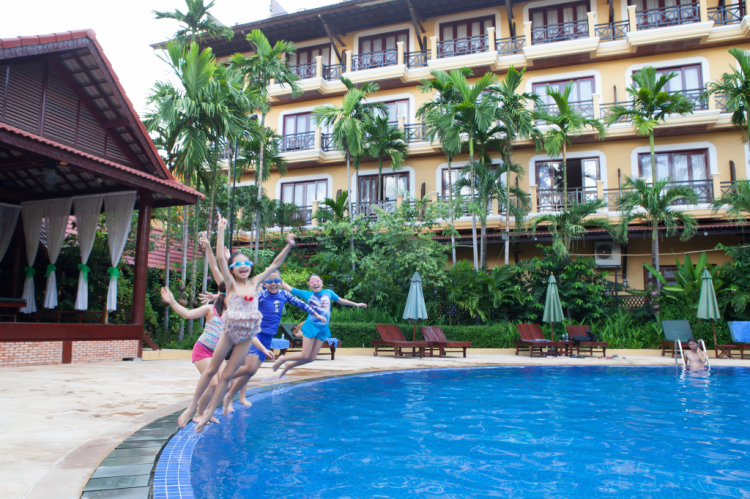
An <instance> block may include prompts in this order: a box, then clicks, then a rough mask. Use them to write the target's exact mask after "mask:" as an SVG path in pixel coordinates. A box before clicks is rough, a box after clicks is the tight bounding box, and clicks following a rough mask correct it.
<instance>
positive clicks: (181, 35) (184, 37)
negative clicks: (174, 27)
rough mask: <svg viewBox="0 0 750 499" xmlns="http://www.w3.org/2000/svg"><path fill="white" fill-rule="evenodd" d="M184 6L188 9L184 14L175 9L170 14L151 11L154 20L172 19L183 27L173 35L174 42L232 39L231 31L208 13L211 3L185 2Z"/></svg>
mask: <svg viewBox="0 0 750 499" xmlns="http://www.w3.org/2000/svg"><path fill="white" fill-rule="evenodd" d="M185 4H186V5H187V8H188V10H187V12H185V13H183V12H181V11H179V10H177V9H175V10H174V11H172V12H159V11H156V10H154V11H153V14H154V16H155V17H156V19H173V20H175V21H177V22H179V23H181V24H182V25H183V26H182V27H181V28H180V29H179V30H178V31H177V33H175V34H174V37H173V39H174V40H178V41H180V42H188V41H189V42H190V43H194V42H197V41H200V40H202V39H203V38H205V37H211V38H226V39H227V40H231V39H232V37H233V36H234V32H233V31H232V29H231V28H229V27H227V26H224V25H223V24H221V23H220V22H219V21H218V20H217V19H216V18H215V17H214V16H212V15H211V13H210V12H209V10H210V9H211V7H213V6H214V2H213V1H212V2H209V3H208V5H206V4H204V3H203V0H185Z"/></svg>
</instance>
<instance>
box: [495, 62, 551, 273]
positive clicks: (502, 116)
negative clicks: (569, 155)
mask: <svg viewBox="0 0 750 499" xmlns="http://www.w3.org/2000/svg"><path fill="white" fill-rule="evenodd" d="M525 72H526V68H522V69H521V71H516V68H515V67H514V66H511V67H510V68H508V72H507V73H506V74H505V78H504V79H503V80H502V81H501V82H500V83H499V84H497V85H494V86H493V87H492V88H491V89H490V90H491V93H490V96H491V98H492V99H493V100H494V101H495V102H496V103H497V110H496V111H495V116H496V117H497V121H498V123H499V124H500V126H501V127H502V129H503V131H504V132H505V136H506V138H507V139H509V140H506V141H505V144H504V147H503V150H502V158H503V162H504V163H505V164H507V165H514V164H515V163H514V162H513V141H514V140H515V139H518V138H527V137H528V138H531V139H532V140H533V141H534V143H535V145H536V146H537V147H536V149H537V151H538V150H539V148H540V146H541V132H539V129H538V128H537V126H536V123H535V121H534V112H533V111H532V110H530V109H529V106H528V105H529V103H533V104H534V105H535V106H536V107H539V106H540V105H541V103H542V101H541V99H540V98H539V96H538V95H536V94H534V93H527V92H519V91H518V89H519V88H520V87H521V83H522V82H523V75H524V73H525ZM522 171H523V170H522V169H520V165H519V170H518V172H519V173H517V175H520V172H522ZM505 178H506V182H505V199H506V200H510V173H509V172H508V174H507V175H506V177H505ZM510 215H511V210H505V234H506V238H505V265H508V254H509V250H510ZM513 216H514V217H515V214H514V215H513ZM516 223H517V224H518V219H516Z"/></svg>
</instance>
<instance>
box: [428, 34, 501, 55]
mask: <svg viewBox="0 0 750 499" xmlns="http://www.w3.org/2000/svg"><path fill="white" fill-rule="evenodd" d="M489 50H490V45H489V38H488V36H487V35H482V36H472V37H468V38H456V39H454V40H442V41H439V42H437V56H438V59H443V58H445V57H455V56H459V55H468V54H478V53H481V52H489Z"/></svg>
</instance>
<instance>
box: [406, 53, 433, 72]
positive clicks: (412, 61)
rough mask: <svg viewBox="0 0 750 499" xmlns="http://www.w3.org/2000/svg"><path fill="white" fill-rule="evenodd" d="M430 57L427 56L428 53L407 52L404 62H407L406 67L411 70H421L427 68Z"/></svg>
mask: <svg viewBox="0 0 750 499" xmlns="http://www.w3.org/2000/svg"><path fill="white" fill-rule="evenodd" d="M429 59H430V58H429V56H428V55H427V52H426V51H425V52H422V51H417V52H407V53H405V54H404V61H405V62H406V67H409V68H421V67H424V66H427V61H428V60H429Z"/></svg>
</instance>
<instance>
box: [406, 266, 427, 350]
mask: <svg viewBox="0 0 750 499" xmlns="http://www.w3.org/2000/svg"><path fill="white" fill-rule="evenodd" d="M403 318H404V319H406V320H407V321H409V322H411V323H413V324H414V335H413V339H414V338H416V336H417V322H420V321H423V320H425V319H427V307H426V306H425V304H424V294H423V293H422V278H421V277H419V272H414V275H413V276H412V278H411V285H410V286H409V296H407V297H406V308H404V317H403Z"/></svg>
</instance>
